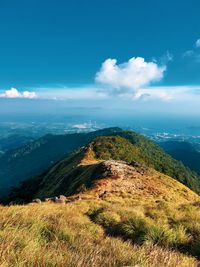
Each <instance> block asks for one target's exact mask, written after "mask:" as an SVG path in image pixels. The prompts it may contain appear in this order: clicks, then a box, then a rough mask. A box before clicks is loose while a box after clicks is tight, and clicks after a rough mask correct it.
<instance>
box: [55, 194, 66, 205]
mask: <svg viewBox="0 0 200 267" xmlns="http://www.w3.org/2000/svg"><path fill="white" fill-rule="evenodd" d="M66 200H67V198H66V197H65V196H63V195H60V196H59V198H55V202H56V203H60V204H65V203H66Z"/></svg>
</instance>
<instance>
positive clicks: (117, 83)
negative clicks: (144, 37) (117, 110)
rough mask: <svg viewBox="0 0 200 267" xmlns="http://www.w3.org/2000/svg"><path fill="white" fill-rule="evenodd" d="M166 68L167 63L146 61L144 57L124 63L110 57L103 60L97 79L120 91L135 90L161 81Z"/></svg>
mask: <svg viewBox="0 0 200 267" xmlns="http://www.w3.org/2000/svg"><path fill="white" fill-rule="evenodd" d="M165 70H166V66H165V65H163V66H158V65H157V64H156V63H155V62H146V61H145V59H144V58H142V57H133V58H131V59H129V60H128V62H125V63H123V64H117V60H116V59H110V58H109V59H107V60H105V61H104V62H103V64H102V66H101V69H100V71H99V72H97V74H96V78H95V81H96V82H97V83H100V84H103V85H107V86H109V87H112V88H114V89H116V92H118V93H121V92H124V91H126V90H127V89H128V90H132V91H134V90H138V89H140V88H142V87H144V86H148V85H149V84H151V83H152V82H156V81H160V80H161V79H162V78H163V76H164V72H165Z"/></svg>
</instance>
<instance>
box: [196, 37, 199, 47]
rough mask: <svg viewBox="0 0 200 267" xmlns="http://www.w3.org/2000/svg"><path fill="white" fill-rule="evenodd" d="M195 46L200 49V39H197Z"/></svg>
mask: <svg viewBox="0 0 200 267" xmlns="http://www.w3.org/2000/svg"><path fill="white" fill-rule="evenodd" d="M195 46H196V47H200V39H197V40H196V43H195Z"/></svg>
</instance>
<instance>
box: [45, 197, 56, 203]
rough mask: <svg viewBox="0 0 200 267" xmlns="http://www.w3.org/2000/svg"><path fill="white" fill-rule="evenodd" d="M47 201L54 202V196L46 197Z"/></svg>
mask: <svg viewBox="0 0 200 267" xmlns="http://www.w3.org/2000/svg"><path fill="white" fill-rule="evenodd" d="M44 201H45V202H54V198H53V197H47V198H45V199H44Z"/></svg>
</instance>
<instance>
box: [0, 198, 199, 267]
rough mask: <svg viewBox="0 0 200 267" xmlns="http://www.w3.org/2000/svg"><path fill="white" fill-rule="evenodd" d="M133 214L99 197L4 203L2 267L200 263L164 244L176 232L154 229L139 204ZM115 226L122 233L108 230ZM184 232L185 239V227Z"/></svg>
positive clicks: (0, 211)
mask: <svg viewBox="0 0 200 267" xmlns="http://www.w3.org/2000/svg"><path fill="white" fill-rule="evenodd" d="M134 212H135V217H134V216H133V214H134ZM88 214H89V216H88ZM127 214H128V217H129V216H132V217H129V218H128V217H127V218H124V217H123V216H124V212H123V209H122V207H121V209H120V208H119V204H116V205H114V206H113V205H112V206H111V205H110V204H109V203H108V202H107V201H97V200H93V201H89V200H83V201H80V202H75V203H74V204H67V205H59V204H47V203H43V204H32V205H24V206H10V207H0V266H1V267H4V266H5V267H7V266H9V267H16V266H20V267H21V266H34V267H35V266H41V267H43V266H44V267H48V266H50V267H52V266H61V267H62V266H63V267H64V266H65V267H68V266H70V267H75V266H84V267H90V266H94V267H96V266H97V267H98V266H99V267H100V266H105V267H106V266H109V267H111V266H144V267H147V266H155V267H157V266H170V267H171V266H197V265H196V264H197V263H196V260H195V259H194V258H192V257H190V256H187V255H184V254H182V253H180V252H178V251H176V252H175V251H172V250H171V249H170V246H162V245H163V244H164V243H165V241H166V240H169V238H171V237H169V236H168V235H167V232H165V235H163V232H162V231H161V232H160V231H159V230H158V228H153V227H152V228H149V225H148V223H147V221H148V218H147V217H146V218H145V217H144V218H141V217H139V215H138V214H139V213H137V210H135V211H134V209H133V210H132V209H131V212H128V210H127ZM131 214H132V215H131ZM102 226H103V227H102ZM114 226H115V227H116V226H118V228H115V230H117V231H119V233H120V235H118V234H116V232H115V236H114V235H108V234H107V233H106V231H105V228H107V227H114ZM147 230H148V231H147ZM179 231H180V233H179V234H178V235H179V238H178V240H182V241H183V242H185V238H186V234H185V230H184V229H181V228H180V229H179ZM147 234H148V235H147ZM168 234H169V233H168ZM170 234H171V232H170ZM121 236H123V238H124V239H122V238H121ZM147 236H148V239H147ZM162 236H163V239H162V238H161V237H162ZM141 237H142V239H141ZM144 237H146V239H145V238H144ZM176 238H177V236H176ZM125 239H126V240H135V241H137V242H130V241H125ZM140 239H141V240H140ZM147 240H148V241H149V242H144V241H147ZM150 241H151V242H150ZM157 241H159V242H157ZM161 241H162V242H161ZM186 241H187V238H186ZM160 242H161V243H160ZM173 242H174V241H173Z"/></svg>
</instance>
